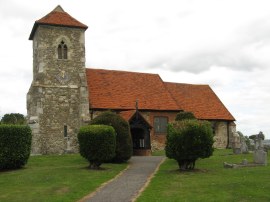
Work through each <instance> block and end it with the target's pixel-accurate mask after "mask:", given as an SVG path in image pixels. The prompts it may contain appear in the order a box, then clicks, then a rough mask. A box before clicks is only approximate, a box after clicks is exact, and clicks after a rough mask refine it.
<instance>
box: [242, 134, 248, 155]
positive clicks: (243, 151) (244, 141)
mask: <svg viewBox="0 0 270 202" xmlns="http://www.w3.org/2000/svg"><path fill="white" fill-rule="evenodd" d="M240 144H241V145H240V152H241V153H242V154H246V153H248V146H247V143H246V140H245V137H244V136H240Z"/></svg>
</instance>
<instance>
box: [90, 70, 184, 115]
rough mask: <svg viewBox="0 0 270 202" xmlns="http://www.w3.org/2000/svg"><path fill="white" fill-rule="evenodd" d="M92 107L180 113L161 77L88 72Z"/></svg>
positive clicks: (111, 71)
mask: <svg viewBox="0 0 270 202" xmlns="http://www.w3.org/2000/svg"><path fill="white" fill-rule="evenodd" d="M86 74H87V82H88V88H89V103H90V107H91V108H95V109H125V110H127V109H135V108H136V107H135V102H136V100H137V99H138V107H139V109H140V110H177V111H178V110H179V107H178V105H177V104H176V102H175V101H174V100H173V98H172V97H171V95H170V93H169V92H168V91H167V89H166V87H165V85H164V83H163V81H162V80H161V78H160V77H159V75H158V74H147V73H136V72H126V71H114V70H102V69H87V70H86Z"/></svg>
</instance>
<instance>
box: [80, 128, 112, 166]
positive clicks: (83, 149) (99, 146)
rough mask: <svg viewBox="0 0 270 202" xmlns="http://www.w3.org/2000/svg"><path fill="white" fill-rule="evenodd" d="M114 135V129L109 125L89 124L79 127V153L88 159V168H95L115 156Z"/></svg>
mask: <svg viewBox="0 0 270 202" xmlns="http://www.w3.org/2000/svg"><path fill="white" fill-rule="evenodd" d="M115 136H116V134H115V130H114V129H113V127H111V126H105V125H89V126H83V127H81V128H80V131H79V134H78V141H79V145H80V154H81V156H82V157H84V158H86V159H87V160H88V161H89V163H90V166H89V167H90V168H93V169H97V168H99V166H100V165H101V164H102V163H104V162H106V161H108V160H110V159H112V158H113V157H114V156H115V146H116V137H115Z"/></svg>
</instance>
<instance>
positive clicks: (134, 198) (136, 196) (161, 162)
mask: <svg viewBox="0 0 270 202" xmlns="http://www.w3.org/2000/svg"><path fill="white" fill-rule="evenodd" d="M166 159H167V158H166V157H164V158H163V159H162V160H161V161H160V163H159V164H158V165H157V167H156V169H155V170H154V172H153V173H152V174H151V175H150V176H149V177H148V178H147V181H146V182H145V184H144V185H143V186H142V188H141V189H140V190H139V191H138V192H137V193H136V195H135V196H133V197H132V198H131V202H135V201H136V200H137V198H139V197H140V196H141V194H142V192H143V191H144V190H145V189H146V188H147V187H148V185H149V183H150V182H151V180H152V178H153V177H154V175H155V174H156V173H157V171H158V170H159V167H160V166H161V164H163V163H164V161H165V160H166Z"/></svg>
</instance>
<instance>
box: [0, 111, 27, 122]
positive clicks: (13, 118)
mask: <svg viewBox="0 0 270 202" xmlns="http://www.w3.org/2000/svg"><path fill="white" fill-rule="evenodd" d="M1 122H2V124H15V125H24V124H26V119H25V117H24V115H22V114H19V113H11V114H5V115H4V116H3V117H2V119H1Z"/></svg>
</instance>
